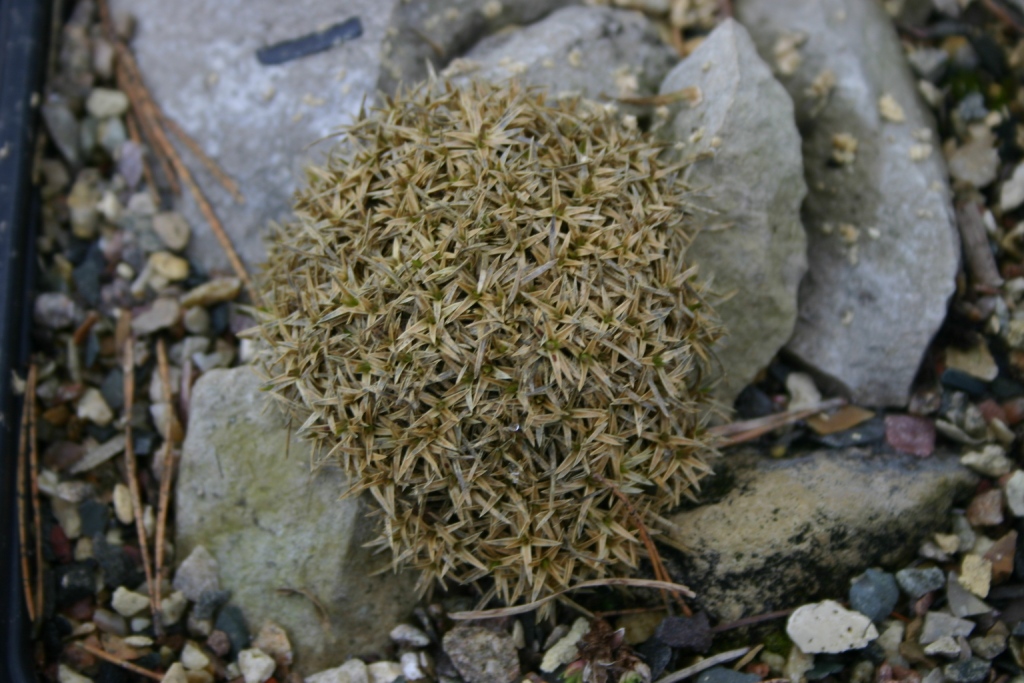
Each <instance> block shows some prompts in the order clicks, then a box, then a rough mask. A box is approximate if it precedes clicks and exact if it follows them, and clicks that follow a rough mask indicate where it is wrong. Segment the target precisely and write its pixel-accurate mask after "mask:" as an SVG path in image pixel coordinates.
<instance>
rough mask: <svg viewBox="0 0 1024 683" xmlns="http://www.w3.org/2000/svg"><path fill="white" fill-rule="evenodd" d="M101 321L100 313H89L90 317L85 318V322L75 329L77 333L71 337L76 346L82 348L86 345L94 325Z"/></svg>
mask: <svg viewBox="0 0 1024 683" xmlns="http://www.w3.org/2000/svg"><path fill="white" fill-rule="evenodd" d="M99 319H100V314H99V313H97V312H96V311H89V315H87V316H85V320H83V321H82V324H81V325H79V326H78V327H77V328H76V329H75V333H74V335H72V337H71V340H72V341H73V342H74V344H75V346H81V345H82V344H84V343H85V340H86V338H87V337H88V336H89V331H90V330H91V329H92V327H93V325H95V324H96V323H97V322H98V321H99Z"/></svg>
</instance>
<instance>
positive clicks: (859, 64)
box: [736, 0, 959, 406]
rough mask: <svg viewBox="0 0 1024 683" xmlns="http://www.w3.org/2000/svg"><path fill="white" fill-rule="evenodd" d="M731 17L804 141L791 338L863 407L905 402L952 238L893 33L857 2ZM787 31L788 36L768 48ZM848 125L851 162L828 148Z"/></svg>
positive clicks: (947, 268) (877, 8) (749, 6)
mask: <svg viewBox="0 0 1024 683" xmlns="http://www.w3.org/2000/svg"><path fill="white" fill-rule="evenodd" d="M736 16H737V18H738V19H739V20H740V21H741V22H742V23H743V24H744V25H745V26H746V27H747V28H748V30H749V31H750V33H751V36H752V37H753V39H754V42H755V43H756V44H757V48H758V51H759V52H760V54H761V56H762V57H764V58H765V60H766V61H768V62H769V63H770V64H772V66H773V68H774V69H775V70H776V72H777V73H778V74H779V79H780V81H781V82H782V84H783V85H784V86H785V87H786V89H787V90H788V91H789V93H790V95H791V96H792V97H793V101H794V103H795V105H796V115H797V125H798V127H799V128H800V130H801V132H802V134H803V139H804V148H803V151H804V170H805V173H806V177H807V181H808V196H807V200H806V202H805V203H804V210H803V219H804V226H805V227H806V229H807V234H808V241H809V246H808V261H809V265H810V270H809V272H808V275H807V277H805V278H804V280H803V283H802V284H801V287H800V311H799V317H798V320H797V324H796V329H795V331H794V334H793V338H792V340H791V341H790V343H789V345H788V347H787V348H788V349H789V351H791V352H792V353H793V354H794V355H795V356H796V357H797V358H798V359H799V360H800V361H802V362H803V363H806V364H807V365H808V366H809V367H810V368H812V369H814V370H816V371H817V372H818V373H820V374H821V375H823V376H824V377H827V378H830V379H831V380H833V381H834V383H835V384H837V385H838V386H837V387H836V388H839V389H843V390H845V391H846V392H848V393H849V394H850V395H851V397H852V398H853V399H854V400H855V401H857V402H858V403H860V404H862V405H875V406H902V405H905V404H906V402H907V399H908V392H909V389H910V385H911V382H912V380H913V378H914V375H915V373H916V372H917V369H918V365H919V364H920V361H921V358H922V355H923V353H924V351H925V349H926V347H927V345H928V343H929V342H930V341H931V339H932V337H933V335H934V334H935V332H936V331H937V330H938V328H939V325H940V324H941V323H942V321H943V319H944V318H945V315H946V305H947V301H948V299H949V297H950V295H951V294H952V293H953V290H954V277H955V275H956V270H957V263H958V259H959V241H958V238H957V234H956V227H955V224H954V219H953V213H952V207H951V205H950V190H949V187H948V183H947V176H946V168H945V164H944V162H943V159H942V156H941V152H940V150H939V144H938V136H937V134H936V133H935V128H934V122H933V121H932V118H931V115H930V114H929V112H928V110H927V109H926V107H925V105H924V104H923V103H922V102H921V101H920V100H919V98H918V96H917V92H916V88H915V80H914V78H913V76H912V75H911V72H910V69H909V67H908V66H907V63H906V60H905V58H904V56H903V51H902V48H901V46H900V41H899V38H898V37H897V34H896V31H895V29H894V28H893V26H892V22H891V20H890V18H889V17H888V16H887V15H886V14H885V12H884V10H883V9H882V7H881V3H878V2H864V1H863V0H738V1H737V2H736ZM787 41H788V42H789V43H791V44H792V43H795V44H796V47H795V48H792V49H789V50H786V49H777V48H782V47H784V46H785V43H786V42H787ZM830 83H831V84H832V87H829V84H830ZM883 100H884V102H883ZM890 100H891V101H894V102H895V104H896V105H898V106H896V107H893V106H891V105H892V102H891V101H890ZM883 104H884V105H887V106H883ZM900 119H902V120H900ZM844 133H845V134H847V135H849V136H852V138H853V139H855V140H856V142H857V145H856V153H855V158H854V159H853V161H852V163H837V162H836V160H835V157H834V154H835V152H836V147H835V146H834V145H835V140H834V136H836V135H839V134H844Z"/></svg>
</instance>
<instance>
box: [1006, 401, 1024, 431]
mask: <svg viewBox="0 0 1024 683" xmlns="http://www.w3.org/2000/svg"><path fill="white" fill-rule="evenodd" d="M1003 413H1004V414H1005V415H1006V424H1007V426H1009V427H1013V426H1014V425H1017V424H1019V423H1020V421H1021V420H1024V398H1012V399H1010V400H1009V401H1007V402H1006V403H1004V404H1003Z"/></svg>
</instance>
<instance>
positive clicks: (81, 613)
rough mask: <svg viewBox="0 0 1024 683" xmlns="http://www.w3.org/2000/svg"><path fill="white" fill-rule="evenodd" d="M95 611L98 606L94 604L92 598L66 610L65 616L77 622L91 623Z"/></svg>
mask: <svg viewBox="0 0 1024 683" xmlns="http://www.w3.org/2000/svg"><path fill="white" fill-rule="evenodd" d="M95 610H96V605H95V603H94V602H93V599H92V596H90V597H88V598H82V599H81V600H79V601H78V602H76V603H74V604H72V605H71V606H70V607H68V608H67V609H66V610H64V614H65V615H67V616H69V617H71V618H72V619H75V620H77V621H90V620H91V619H92V614H93V612H94V611H95Z"/></svg>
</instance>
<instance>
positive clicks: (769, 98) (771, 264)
mask: <svg viewBox="0 0 1024 683" xmlns="http://www.w3.org/2000/svg"><path fill="white" fill-rule="evenodd" d="M688 87H697V88H699V89H700V92H701V97H700V101H699V102H698V103H696V104H695V105H692V106H691V105H688V104H676V105H673V106H672V107H671V110H670V118H669V122H668V124H667V125H666V126H664V127H663V128H662V129H661V131H660V134H661V135H662V136H663V138H664V139H666V140H667V141H668V142H669V143H670V144H672V143H674V142H681V143H685V144H684V145H683V146H680V147H669V148H668V149H667V150H666V153H665V154H666V156H667V157H668V158H669V159H670V160H672V161H675V160H679V159H697V161H695V162H694V164H693V166H692V170H691V171H690V181H691V185H692V186H693V187H694V189H695V190H697V191H698V192H699V195H698V198H697V199H696V201H697V202H699V203H700V204H701V206H704V207H706V208H708V209H711V211H712V212H713V213H711V214H709V218H708V224H707V226H706V228H705V230H704V231H702V232H701V233H699V234H698V236H697V238H696V239H695V240H694V242H693V244H692V245H691V247H690V251H689V253H690V256H691V259H692V262H694V263H696V264H698V265H699V266H700V269H701V271H700V272H701V274H702V275H703V276H704V277H705V278H710V281H711V283H712V286H711V289H712V292H713V293H714V294H717V295H718V296H719V297H726V298H725V300H724V301H720V302H718V303H716V305H715V310H716V311H717V312H718V314H719V315H720V316H721V318H722V322H723V324H724V326H725V331H726V335H727V336H726V338H725V339H724V340H723V341H722V342H721V344H720V345H719V347H718V348H717V355H718V359H719V361H720V367H721V368H722V378H721V383H720V384H719V387H718V397H719V398H720V399H722V401H723V402H725V403H727V404H728V405H732V403H733V401H734V400H735V399H736V396H737V395H738V394H739V392H740V391H742V389H743V387H745V386H746V385H747V384H749V383H750V382H751V381H752V380H753V379H754V376H755V375H756V374H757V373H758V372H759V371H760V370H762V369H763V368H764V367H765V366H767V365H768V363H769V361H771V359H772V358H773V357H774V356H775V354H776V353H778V351H779V349H780V348H782V346H783V345H785V343H786V342H787V341H788V340H789V338H790V335H791V334H792V332H793V325H794V323H795V322H796V314H797V288H798V287H799V285H800V280H801V278H802V277H803V275H804V273H805V272H806V271H807V237H806V235H805V234H804V229H803V225H802V224H801V222H800V205H801V202H802V201H803V199H804V196H805V195H806V193H807V186H806V185H805V183H804V170H803V161H802V158H801V153H800V135H799V133H798V132H797V129H796V124H795V122H794V118H793V100H792V99H791V98H790V96H789V94H788V93H787V92H786V90H785V89H784V88H783V87H782V86H781V85H780V84H779V83H778V81H776V80H775V78H774V77H773V76H772V73H771V70H770V69H769V68H768V66H767V65H766V64H765V63H764V61H762V60H761V58H760V57H759V56H758V54H757V51H756V48H755V47H754V44H753V42H752V41H751V39H750V35H749V34H748V33H747V31H746V29H744V28H743V27H742V26H741V25H740V24H738V23H736V22H735V21H733V20H727V21H725V22H724V23H722V24H721V25H720V26H719V27H718V28H716V29H715V30H714V31H713V32H712V33H711V34H710V35H709V36H708V38H707V40H705V41H704V42H703V43H702V44H701V46H700V47H698V48H697V49H696V50H695V51H694V52H693V54H691V55H690V56H689V57H688V58H687V59H686V60H684V61H683V62H681V63H680V64H678V65H677V66H676V67H675V68H673V69H672V71H671V72H670V73H669V75H668V76H667V77H666V78H665V80H664V82H663V83H662V84H661V94H663V95H666V94H669V93H672V92H676V91H679V90H682V89H684V88H688ZM691 140H693V141H692V142H690V141H691ZM729 295H731V297H730V296H729Z"/></svg>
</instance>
